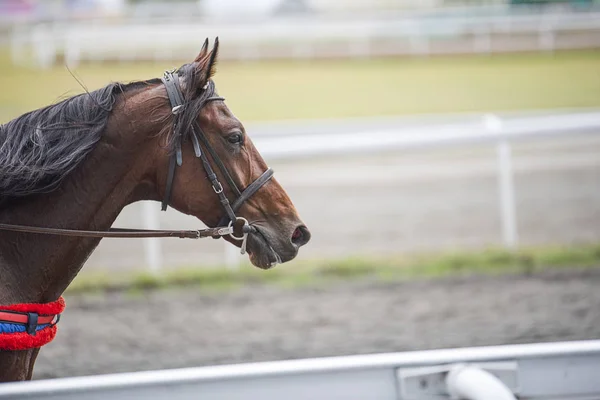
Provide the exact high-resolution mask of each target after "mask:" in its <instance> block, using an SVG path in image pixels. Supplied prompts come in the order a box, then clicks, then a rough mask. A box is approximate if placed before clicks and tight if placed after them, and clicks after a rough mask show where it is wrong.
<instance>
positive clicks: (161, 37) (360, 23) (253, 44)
mask: <svg viewBox="0 0 600 400" xmlns="http://www.w3.org/2000/svg"><path fill="white" fill-rule="evenodd" d="M476 9H477V8H475V10H476ZM215 36H219V37H220V38H221V40H222V41H223V42H224V43H227V46H223V47H222V49H221V51H220V58H221V59H235V60H244V59H268V58H322V57H325V58H330V57H370V56H382V55H416V56H422V55H433V54H466V53H475V54H491V53H504V52H521V51H543V52H548V51H549V52H552V51H555V50H561V49H591V48H598V47H600V12H581V13H575V12H552V13H507V12H501V11H496V12H494V13H491V14H487V13H485V12H476V11H471V12H467V11H465V12H464V14H460V13H450V14H446V13H435V12H432V13H431V14H403V13H391V12H390V13H387V14H386V15H384V16H381V15H362V16H361V18H348V17H347V16H346V17H344V18H332V17H316V16H314V15H304V16H298V17H294V18H286V17H279V18H269V19H266V20H261V19H259V20H249V21H243V22H228V21H227V20H225V21H222V22H219V21H216V22H215V21H211V20H200V21H194V22H185V21H181V20H168V21H164V20H163V19H132V20H123V21H118V20H117V21H112V20H111V21H105V22H103V21H102V20H99V21H86V22H77V21H70V22H68V23H61V22H55V23H38V24H33V25H22V26H16V27H15V28H14V30H13V32H12V36H11V40H10V41H11V56H12V60H13V62H14V63H16V64H19V65H26V64H33V65H35V66H37V67H40V68H49V67H51V66H52V65H54V64H55V63H56V62H57V61H58V60H61V62H62V60H63V59H64V60H65V62H66V63H67V64H68V65H69V66H71V67H74V66H76V65H77V64H79V63H81V62H87V61H91V62H94V61H103V60H111V61H113V60H118V61H132V60H178V61H181V60H189V59H190V58H191V57H193V56H194V55H195V54H197V52H198V49H199V46H200V43H201V42H202V39H199V38H204V37H215ZM123 38H127V40H123Z"/></svg>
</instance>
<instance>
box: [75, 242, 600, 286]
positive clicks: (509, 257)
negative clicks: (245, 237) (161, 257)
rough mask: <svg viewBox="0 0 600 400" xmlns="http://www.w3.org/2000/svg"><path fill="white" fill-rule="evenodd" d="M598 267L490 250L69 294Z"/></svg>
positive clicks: (543, 253)
mask: <svg viewBox="0 0 600 400" xmlns="http://www.w3.org/2000/svg"><path fill="white" fill-rule="evenodd" d="M564 267H600V244H594V245H585V246H575V247H573V246H565V247H544V248H531V249H522V250H519V251H515V252H510V251H507V250H502V249H488V250H485V251H481V252H454V253H445V254H436V255H424V254H423V255H412V256H407V257H403V258H401V257H392V258H380V259H376V258H375V259H374V258H348V259H341V260H327V261H310V262H308V261H305V262H295V263H293V265H284V266H280V267H277V268H275V269H273V270H271V271H261V270H258V269H256V268H254V267H251V266H247V265H246V266H244V267H243V268H241V269H240V270H239V271H231V270H227V269H225V268H224V267H221V268H217V267H215V268H206V267H203V268H183V269H178V270H173V271H169V272H165V273H164V274H161V275H151V274H148V273H137V274H117V275H112V276H109V275H108V274H107V273H100V274H99V273H90V274H88V273H86V272H85V271H84V272H82V273H81V274H80V275H79V276H78V277H77V278H76V279H75V280H74V281H73V283H72V284H71V286H70V287H69V288H68V289H67V291H68V293H89V292H103V291H129V292H132V293H137V292H139V291H144V290H154V289H165V288H178V287H190V286H191V287H197V288H200V289H202V290H205V291H222V290H232V289H235V288H239V287H242V286H248V285H278V286H281V287H286V288H293V287H298V286H307V285H322V284H329V283H331V282H336V281H348V280H359V279H372V280H378V281H396V280H410V279H423V278H439V277H444V276H453V275H470V274H506V273H522V274H531V273H533V272H535V271H539V270H543V269H547V268H564Z"/></svg>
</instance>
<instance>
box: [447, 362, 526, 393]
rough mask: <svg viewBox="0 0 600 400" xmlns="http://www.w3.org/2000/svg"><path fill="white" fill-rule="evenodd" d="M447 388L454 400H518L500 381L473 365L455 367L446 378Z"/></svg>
mask: <svg viewBox="0 0 600 400" xmlns="http://www.w3.org/2000/svg"><path fill="white" fill-rule="evenodd" d="M446 386H447V388H448V393H449V394H450V396H451V397H452V398H453V399H464V400H516V398H515V396H514V395H513V393H512V392H511V391H510V389H508V388H507V387H506V385H504V383H502V381H500V379H498V378H496V377H495V376H494V375H492V374H490V373H489V372H486V371H484V370H482V369H481V368H477V367H474V366H472V365H467V364H458V365H456V366H455V367H453V368H452V369H451V370H450V372H449V373H448V375H447V376H446Z"/></svg>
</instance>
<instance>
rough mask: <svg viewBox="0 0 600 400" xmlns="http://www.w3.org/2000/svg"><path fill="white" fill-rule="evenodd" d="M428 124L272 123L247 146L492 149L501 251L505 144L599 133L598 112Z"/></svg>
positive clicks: (309, 151) (515, 240)
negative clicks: (494, 164) (495, 164)
mask: <svg viewBox="0 0 600 400" xmlns="http://www.w3.org/2000/svg"><path fill="white" fill-rule="evenodd" d="M433 120H435V122H432V120H429V122H428V121H427V120H418V119H412V120H411V119H409V118H407V119H398V118H395V119H394V118H390V119H388V120H386V119H380V120H378V122H375V121H369V120H354V121H353V120H346V121H313V122H304V123H300V122H288V123H272V124H265V125H262V126H255V127H251V129H250V131H251V132H252V138H253V142H254V144H255V145H256V147H257V149H258V150H259V152H260V153H261V154H262V155H263V157H264V158H265V159H266V160H267V161H274V160H290V161H291V160H294V159H304V158H311V157H330V156H346V155H352V154H361V155H365V154H377V153H381V152H398V151H408V150H418V149H428V148H444V147H450V146H466V145H469V144H474V143H481V144H484V145H486V144H489V145H494V146H496V149H497V150H496V154H497V166H498V206H499V213H500V220H501V226H502V240H503V243H504V245H505V247H507V248H509V249H512V248H515V247H517V246H518V245H519V233H518V230H517V226H518V223H517V222H518V220H517V210H516V206H515V189H514V182H513V170H512V156H511V146H510V143H511V142H512V141H516V140H523V139H540V140H541V139H544V138H547V137H552V136H558V135H563V136H568V135H573V134H600V111H597V110H590V111H580V112H565V113H555V114H538V115H533V116H532V115H529V116H523V115H512V116H508V115H507V116H500V115H494V114H486V115H479V116H473V115H470V116H462V117H459V116H453V117H451V116H448V117H435V118H433ZM145 210H146V211H145V213H144V217H143V218H144V219H145V220H146V221H156V220H157V216H156V214H157V213H158V212H159V211H158V210H157V208H156V207H155V206H151V207H147V208H145ZM144 246H145V264H146V265H147V266H148V268H149V270H150V271H153V272H157V271H159V270H160V260H161V259H162V256H161V252H160V243H158V242H157V241H150V240H148V241H146V242H145V244H144ZM224 249H225V250H224V251H225V254H224V263H225V264H226V265H227V266H228V267H229V268H237V267H238V265H239V263H240V257H237V256H236V254H235V253H236V252H237V251H238V250H237V248H235V247H234V246H231V245H230V244H228V243H226V246H225V247H224Z"/></svg>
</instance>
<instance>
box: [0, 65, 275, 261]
mask: <svg viewBox="0 0 600 400" xmlns="http://www.w3.org/2000/svg"><path fill="white" fill-rule="evenodd" d="M161 80H162V82H163V84H164V85H165V88H166V90H167V95H168V96H169V102H170V103H171V113H172V114H173V117H174V120H173V134H174V135H175V137H176V142H175V151H174V152H173V154H172V155H171V158H170V160H169V169H168V175H167V185H166V190H165V197H164V198H163V200H162V204H161V211H166V210H167V206H168V204H169V201H170V199H171V192H172V189H173V181H174V179H175V171H176V169H177V166H181V165H182V163H183V155H182V151H181V144H182V141H183V139H184V133H185V132H181V130H180V124H179V122H180V121H179V116H180V114H181V113H182V112H183V111H184V109H185V107H186V103H185V100H184V97H183V93H182V92H181V89H180V87H179V76H178V75H177V73H176V72H175V71H166V72H165V73H164V76H163V78H162V79H161ZM212 85H214V84H213V83H212V82H210V81H209V82H207V84H206V86H205V87H204V90H209V89H210V90H214V87H213V86H212ZM216 100H224V98H222V97H218V96H210V97H207V98H206V99H204V101H203V103H202V104H201V106H200V108H202V107H204V106H205V105H206V104H208V103H209V102H211V101H216ZM190 137H191V140H192V144H193V147H194V153H195V155H196V157H197V158H200V160H201V161H202V165H203V167H204V170H205V172H206V175H207V177H208V179H209V180H210V182H211V185H212V188H213V190H214V192H215V193H216V194H217V196H219V200H220V202H221V205H222V206H223V208H224V210H225V215H224V216H223V217H222V218H221V220H220V221H219V223H218V226H217V227H215V228H206V229H198V230H152V229H124V228H110V229H109V230H107V231H88V230H79V229H61V228H49V227H38V226H27V225H14V224H3V223H0V230H3V231H12V232H26V233H37V234H44V235H60V236H75V237H88V238H124V239H127V238H168V237H176V238H182V239H183V238H187V239H200V238H206V237H212V238H215V239H217V238H220V237H224V236H229V237H231V238H232V239H235V240H238V241H239V240H241V241H242V245H241V253H242V254H244V253H245V252H246V241H247V238H248V234H250V233H254V232H256V228H254V227H253V226H251V225H250V224H249V223H248V221H247V220H246V219H245V218H242V217H237V216H236V215H235V212H236V211H237V210H238V209H239V208H240V207H241V205H242V204H243V203H244V202H245V201H247V200H248V199H249V198H250V197H251V196H252V195H254V193H256V192H257V191H258V190H259V189H260V188H261V187H263V186H264V185H265V184H266V183H267V182H268V181H269V180H270V179H271V178H272V177H273V170H272V169H271V168H268V169H267V170H266V171H265V172H264V173H263V174H262V175H261V176H260V177H258V178H257V179H256V180H255V181H254V182H252V183H251V184H250V185H248V187H247V188H246V189H244V190H243V191H240V189H239V188H238V186H237V185H236V183H235V181H234V180H233V178H232V177H231V175H230V174H229V171H228V170H227V168H226V167H225V165H224V164H223V161H222V160H221V159H220V157H219V156H218V154H217V153H216V151H215V150H214V149H213V147H212V146H211V145H210V143H209V142H208V140H207V139H206V136H205V135H204V132H203V131H202V129H201V128H200V126H198V124H194V126H193V127H192V128H191V132H190ZM201 142H202V143H201ZM202 146H204V148H206V149H207V151H208V153H210V156H211V158H212V160H213V162H214V163H215V164H216V165H217V167H218V169H219V170H220V172H221V173H222V174H223V176H224V177H225V179H226V181H227V183H228V185H229V187H230V189H231V190H232V192H233V193H234V195H236V199H235V200H234V202H233V204H231V203H230V202H229V199H228V198H227V196H226V195H225V193H224V189H223V185H222V184H221V182H220V181H219V179H218V177H217V175H216V174H215V172H214V170H213V168H212V166H211V163H210V161H209V160H208V157H207V156H206V153H204V152H203V151H202Z"/></svg>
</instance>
